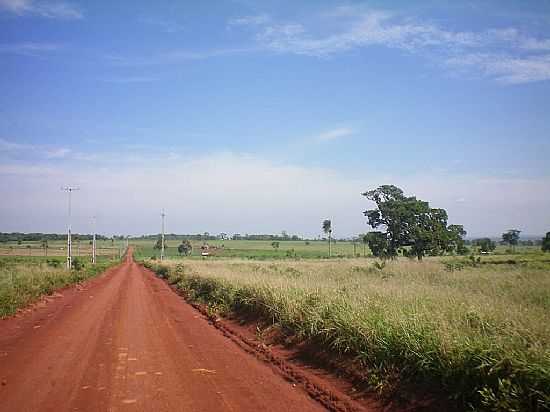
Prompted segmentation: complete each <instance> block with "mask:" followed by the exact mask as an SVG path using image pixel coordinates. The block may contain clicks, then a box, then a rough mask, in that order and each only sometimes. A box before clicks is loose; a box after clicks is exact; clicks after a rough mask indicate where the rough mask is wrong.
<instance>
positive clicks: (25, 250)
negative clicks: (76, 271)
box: [0, 240, 120, 257]
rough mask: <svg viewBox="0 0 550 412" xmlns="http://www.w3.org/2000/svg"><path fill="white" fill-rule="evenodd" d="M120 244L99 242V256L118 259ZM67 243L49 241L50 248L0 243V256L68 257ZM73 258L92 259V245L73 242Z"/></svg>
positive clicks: (28, 244)
mask: <svg viewBox="0 0 550 412" xmlns="http://www.w3.org/2000/svg"><path fill="white" fill-rule="evenodd" d="M119 245H120V242H114V243H111V241H110V240H106V241H98V242H97V244H96V254H97V256H111V257H118V253H119ZM66 255H67V242H66V241H49V242H48V248H47V249H45V248H43V247H42V244H41V242H22V243H21V244H18V243H16V242H5V243H0V256H66ZM73 256H80V257H85V256H88V257H91V256H92V245H91V243H90V242H89V241H88V240H86V241H81V242H79V241H74V240H73Z"/></svg>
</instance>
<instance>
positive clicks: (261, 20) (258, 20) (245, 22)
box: [227, 14, 271, 26]
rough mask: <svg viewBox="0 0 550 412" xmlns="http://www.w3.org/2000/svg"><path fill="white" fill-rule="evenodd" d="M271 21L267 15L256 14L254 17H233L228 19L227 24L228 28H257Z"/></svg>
mask: <svg viewBox="0 0 550 412" xmlns="http://www.w3.org/2000/svg"><path fill="white" fill-rule="evenodd" d="M270 20H271V18H270V17H269V16H268V15H267V14H257V15H254V16H243V17H235V18H232V19H230V20H229V21H228V22H227V24H228V25H229V26H259V25H262V24H266V23H268V22H269V21H270Z"/></svg>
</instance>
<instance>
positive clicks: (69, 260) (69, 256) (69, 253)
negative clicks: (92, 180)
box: [61, 186, 80, 270]
mask: <svg viewBox="0 0 550 412" xmlns="http://www.w3.org/2000/svg"><path fill="white" fill-rule="evenodd" d="M61 190H63V191H64V192H67V193H68V194H69V223H68V228H67V269H69V270H70V269H71V264H72V259H73V253H72V252H73V251H72V246H73V245H72V242H71V194H72V193H73V192H74V191H76V190H80V188H78V187H72V186H65V187H62V188H61Z"/></svg>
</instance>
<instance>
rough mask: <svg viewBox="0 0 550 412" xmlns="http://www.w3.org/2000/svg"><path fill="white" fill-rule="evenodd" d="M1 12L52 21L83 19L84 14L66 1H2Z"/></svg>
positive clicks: (0, 4)
mask: <svg viewBox="0 0 550 412" xmlns="http://www.w3.org/2000/svg"><path fill="white" fill-rule="evenodd" d="M0 10H4V11H7V12H10V13H14V14H17V15H20V16H23V15H35V16H40V17H46V18H52V19H67V20H71V19H81V18H82V17H83V13H82V11H81V10H80V8H78V7H77V6H76V5H74V4H72V3H67V2H64V1H40V0H0Z"/></svg>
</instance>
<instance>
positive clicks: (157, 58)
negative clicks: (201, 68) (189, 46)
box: [105, 48, 257, 66]
mask: <svg viewBox="0 0 550 412" xmlns="http://www.w3.org/2000/svg"><path fill="white" fill-rule="evenodd" d="M254 50H257V49H251V48H228V49H214V50H206V51H190V50H180V49H175V50H168V51H164V52H160V53H153V54H150V55H148V56H143V55H141V56H125V55H113V54H111V55H107V56H105V58H106V60H107V61H109V62H110V63H111V64H113V65H115V66H156V65H165V64H177V63H182V62H185V61H192V60H205V59H210V58H215V57H222V56H230V55H237V54H243V53H249V52H251V51H254Z"/></svg>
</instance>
